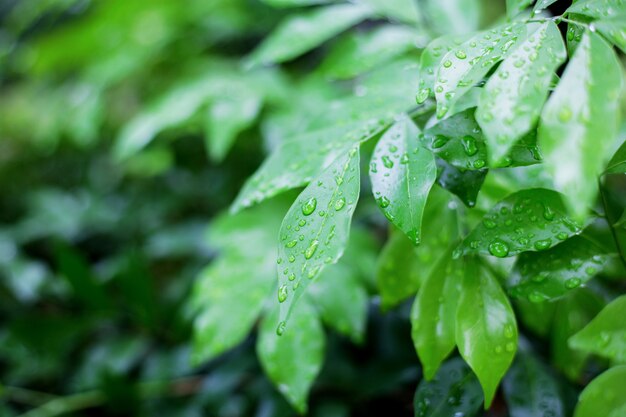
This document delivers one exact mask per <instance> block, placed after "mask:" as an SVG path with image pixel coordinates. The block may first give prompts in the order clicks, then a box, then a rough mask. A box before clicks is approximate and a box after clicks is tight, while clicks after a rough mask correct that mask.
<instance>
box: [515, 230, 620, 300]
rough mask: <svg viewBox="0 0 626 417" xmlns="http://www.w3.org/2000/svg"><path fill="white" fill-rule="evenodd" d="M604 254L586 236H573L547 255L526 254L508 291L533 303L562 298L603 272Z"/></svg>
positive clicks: (520, 257)
mask: <svg viewBox="0 0 626 417" xmlns="http://www.w3.org/2000/svg"><path fill="white" fill-rule="evenodd" d="M561 237H565V235H562V236H561ZM557 238H558V237H557ZM603 252H604V251H603V250H602V249H601V248H599V247H598V246H596V245H595V244H594V243H592V242H591V241H590V240H589V239H587V238H585V237H584V236H574V237H572V238H571V239H567V240H565V242H563V243H560V244H558V245H556V246H555V247H553V248H551V249H549V250H547V251H545V252H524V253H522V254H520V256H519V257H518V258H517V262H516V263H515V267H514V268H513V272H512V273H511V275H510V277H509V281H508V283H507V285H508V286H509V292H510V294H511V295H514V296H516V297H524V298H527V299H528V300H529V301H531V302H541V301H544V300H554V299H556V298H559V297H562V296H563V295H565V294H567V293H568V292H569V291H571V290H573V289H575V288H578V287H580V286H581V285H584V284H585V283H586V282H587V281H589V280H590V279H591V278H593V277H594V276H595V275H596V274H597V273H598V272H599V271H601V269H602V266H603V265H604V264H605V263H606V262H607V261H608V259H609V257H608V255H606V254H605V253H603Z"/></svg>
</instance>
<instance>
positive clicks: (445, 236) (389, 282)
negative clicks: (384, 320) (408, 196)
mask: <svg viewBox="0 0 626 417" xmlns="http://www.w3.org/2000/svg"><path fill="white" fill-rule="evenodd" d="M451 204H453V203H451V199H450V195H449V194H448V193H447V192H445V191H443V190H441V189H439V188H437V187H434V188H433V189H432V190H431V192H430V195H429V196H428V201H427V203H426V211H425V213H424V223H423V224H424V225H423V230H422V235H423V240H422V242H421V243H420V245H419V246H418V247H417V248H416V247H415V245H413V242H411V241H410V240H408V239H407V238H406V236H405V235H404V234H401V233H392V235H391V237H390V238H389V240H388V241H387V244H386V245H385V247H384V248H383V250H382V252H381V254H380V256H379V258H378V265H377V267H376V282H377V285H378V289H379V291H380V295H381V298H382V302H381V304H382V306H383V308H384V309H387V308H390V307H392V306H394V305H395V304H397V303H398V302H400V301H402V300H404V299H405V298H407V297H409V296H411V295H414V294H415V292H416V291H417V289H418V288H419V287H420V285H421V283H422V282H423V281H424V280H425V279H426V277H427V276H428V275H429V274H430V271H431V270H432V268H433V267H434V265H435V263H436V261H437V259H439V258H440V257H441V256H443V254H444V253H445V251H446V250H447V249H448V247H449V246H450V244H451V243H452V242H453V241H454V240H455V239H457V236H458V226H457V221H456V216H457V214H456V208H455V207H454V206H453V205H451Z"/></svg>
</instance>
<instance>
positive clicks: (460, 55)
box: [454, 49, 467, 59]
mask: <svg viewBox="0 0 626 417" xmlns="http://www.w3.org/2000/svg"><path fill="white" fill-rule="evenodd" d="M454 56H456V57H457V58H459V59H465V58H467V54H465V51H462V50H460V49H459V50H458V51H456V52H455V53H454Z"/></svg>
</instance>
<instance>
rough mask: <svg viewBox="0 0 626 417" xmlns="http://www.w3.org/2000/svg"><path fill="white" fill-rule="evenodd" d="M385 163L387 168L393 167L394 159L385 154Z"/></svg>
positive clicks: (383, 159) (383, 158)
mask: <svg viewBox="0 0 626 417" xmlns="http://www.w3.org/2000/svg"><path fill="white" fill-rule="evenodd" d="M381 159H382V161H383V165H384V166H385V168H393V161H392V160H391V158H389V157H388V156H387V155H384V156H383V157H382V158H381Z"/></svg>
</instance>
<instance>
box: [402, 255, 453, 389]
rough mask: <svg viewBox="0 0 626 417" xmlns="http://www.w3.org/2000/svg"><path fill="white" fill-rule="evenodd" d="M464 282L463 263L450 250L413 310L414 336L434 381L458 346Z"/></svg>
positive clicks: (428, 280) (438, 264)
mask: <svg viewBox="0 0 626 417" xmlns="http://www.w3.org/2000/svg"><path fill="white" fill-rule="evenodd" d="M462 279H463V263H462V262H461V261H460V260H454V259H452V252H451V251H450V250H448V251H447V252H446V253H445V254H444V255H443V256H442V257H441V258H440V259H439V260H438V261H437V263H436V265H435V266H434V267H433V269H432V270H431V271H430V274H429V275H428V277H427V278H426V280H425V282H424V284H423V285H422V287H421V288H420V290H419V292H418V293H417V297H416V298H415V302H414V303H413V308H412V310H411V328H412V331H411V335H412V338H413V344H414V345H415V350H416V351H417V354H418V356H419V358H420V362H421V364H422V367H423V369H424V378H426V379H427V380H430V379H432V378H433V377H434V376H435V373H436V372H437V369H438V368H439V365H440V364H441V362H442V361H443V360H444V359H445V358H446V357H447V356H448V355H449V354H450V353H451V352H452V350H453V349H454V346H455V340H454V337H455V334H454V331H455V321H456V309H457V302H458V298H459V296H460V290H461V280H462Z"/></svg>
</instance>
